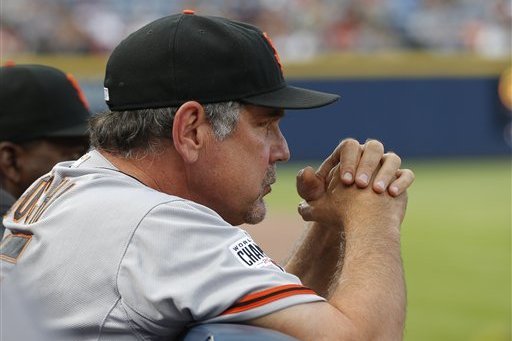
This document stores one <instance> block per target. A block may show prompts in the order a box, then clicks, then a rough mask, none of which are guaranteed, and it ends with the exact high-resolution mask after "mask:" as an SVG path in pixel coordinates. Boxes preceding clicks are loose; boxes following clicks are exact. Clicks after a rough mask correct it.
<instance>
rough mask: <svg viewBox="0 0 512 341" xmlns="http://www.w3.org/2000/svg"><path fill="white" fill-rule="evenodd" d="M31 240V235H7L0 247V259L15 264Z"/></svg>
mask: <svg viewBox="0 0 512 341" xmlns="http://www.w3.org/2000/svg"><path fill="white" fill-rule="evenodd" d="M31 239H32V235H31V234H11V235H8V236H7V237H6V238H5V240H4V241H3V242H2V244H1V245H0V259H3V260H6V261H8V262H10V263H16V262H17V260H18V258H19V257H20V256H21V254H22V253H23V251H24V250H25V248H26V247H27V245H28V243H29V242H30V240H31Z"/></svg>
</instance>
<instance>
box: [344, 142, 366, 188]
mask: <svg viewBox="0 0 512 341" xmlns="http://www.w3.org/2000/svg"><path fill="white" fill-rule="evenodd" d="M362 152H363V147H362V146H361V144H360V143H359V142H358V141H357V140H354V139H346V140H344V141H343V142H342V147H341V149H340V156H339V163H340V177H341V181H342V182H343V183H344V184H345V185H352V184H353V183H354V177H355V174H356V169H357V165H358V164H359V160H360V158H361V153H362Z"/></svg>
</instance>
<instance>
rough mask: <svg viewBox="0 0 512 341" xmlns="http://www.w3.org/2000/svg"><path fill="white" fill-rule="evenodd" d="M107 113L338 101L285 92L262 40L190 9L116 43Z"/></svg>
mask: <svg viewBox="0 0 512 341" xmlns="http://www.w3.org/2000/svg"><path fill="white" fill-rule="evenodd" d="M104 85H105V100H106V102H107V104H108V106H109V107H110V109H111V110H133V109H142V108H159V107H167V106H177V105H180V104H183V103H184V102H186V101H189V100H196V101H198V102H200V103H204V104H206V103H217V102H225V101H240V102H243V103H249V104H254V105H261V106H266V107H273V108H283V109H306V108H315V107H320V106H324V105H327V104H330V103H332V102H334V101H336V100H337V99H338V98H339V96H338V95H334V94H328V93H323V92H318V91H313V90H308V89H303V88H297V87H292V86H289V85H288V84H287V83H286V81H285V79H284V77H283V73H282V67H281V63H280V60H279V56H278V54H277V51H276V49H275V48H274V46H273V44H272V41H271V40H270V38H269V37H268V35H267V34H266V33H264V32H262V31H261V30H259V29H258V28H256V27H254V26H252V25H249V24H246V23H241V22H236V21H231V20H228V19H225V18H221V17H210V16H199V15H195V13H194V11H192V10H185V11H183V13H182V14H176V15H171V16H167V17H164V18H160V19H158V20H156V21H153V22H152V23H150V24H148V25H146V26H144V27H142V28H141V29H139V30H138V31H136V32H134V33H132V34H131V35H130V36H128V37H127V38H126V39H125V40H123V41H122V42H121V43H120V44H119V45H118V46H117V47H116V48H115V49H114V51H113V52H112V54H111V56H110V58H109V61H108V63H107V69H106V75H105V83H104Z"/></svg>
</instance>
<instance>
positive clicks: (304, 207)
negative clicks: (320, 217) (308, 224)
mask: <svg viewBox="0 0 512 341" xmlns="http://www.w3.org/2000/svg"><path fill="white" fill-rule="evenodd" d="M298 211H299V214H300V216H301V217H302V219H303V220H304V221H312V220H313V212H312V211H313V208H312V207H311V206H309V204H308V203H307V202H306V201H302V202H301V203H300V204H299V207H298Z"/></svg>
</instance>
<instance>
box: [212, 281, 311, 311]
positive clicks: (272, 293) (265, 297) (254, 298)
mask: <svg viewBox="0 0 512 341" xmlns="http://www.w3.org/2000/svg"><path fill="white" fill-rule="evenodd" d="M294 295H316V293H315V292H314V291H313V290H311V289H309V288H306V287H304V286H302V285H299V284H288V285H281V286H278V287H275V288H270V289H266V290H263V291H259V292H256V293H253V294H249V295H246V296H244V297H242V298H241V299H240V300H238V301H237V302H236V303H235V304H233V305H232V306H231V307H230V308H228V309H227V310H225V311H224V312H223V313H222V314H221V315H228V314H235V313H240V312H243V311H247V310H250V309H253V308H257V307H260V306H263V305H265V304H269V303H272V302H275V301H277V300H280V299H282V298H285V297H289V296H294Z"/></svg>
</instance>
